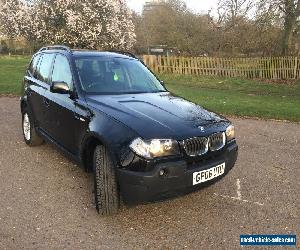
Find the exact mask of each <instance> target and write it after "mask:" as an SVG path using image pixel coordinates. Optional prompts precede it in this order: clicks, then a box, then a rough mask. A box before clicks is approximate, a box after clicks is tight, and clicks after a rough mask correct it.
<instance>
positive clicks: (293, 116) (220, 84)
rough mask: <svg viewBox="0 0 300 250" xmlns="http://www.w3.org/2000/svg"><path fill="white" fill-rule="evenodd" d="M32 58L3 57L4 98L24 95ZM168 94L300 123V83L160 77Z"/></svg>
mask: <svg viewBox="0 0 300 250" xmlns="http://www.w3.org/2000/svg"><path fill="white" fill-rule="evenodd" d="M29 60H30V58H29V57H22V56H19V57H15V56H12V57H6V56H0V94H17V95H18V94H20V91H21V83H22V78H23V76H24V71H25V68H26V66H27V64H28V62H29ZM160 78H161V79H162V80H164V81H165V83H166V87H167V88H168V90H170V91H171V92H173V93H174V94H177V95H179V96H182V97H184V98H186V99H188V100H191V101H193V102H195V103H198V104H200V105H201V106H203V107H205V108H207V109H209V110H213V111H215V112H217V113H222V114H225V115H235V116H252V117H259V118H266V119H278V120H290V121H298V122H299V121H300V82H296V83H294V84H290V85H287V84H286V85H285V84H270V83H263V82H260V81H258V80H246V79H238V78H220V77H208V76H182V75H180V76H179V75H166V74H165V75H160Z"/></svg>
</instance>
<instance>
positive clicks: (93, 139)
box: [80, 133, 107, 172]
mask: <svg viewBox="0 0 300 250" xmlns="http://www.w3.org/2000/svg"><path fill="white" fill-rule="evenodd" d="M98 145H103V146H106V147H107V143H106V142H105V140H104V139H103V138H102V137H100V136H99V135H98V134H96V133H89V134H88V135H86V136H85V138H84V139H83V142H82V147H81V150H80V151H81V153H80V156H81V162H82V165H83V167H84V169H85V170H86V171H87V172H92V171H93V156H94V151H95V148H96V147H97V146H98Z"/></svg>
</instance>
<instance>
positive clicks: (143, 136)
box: [20, 45, 238, 215]
mask: <svg viewBox="0 0 300 250" xmlns="http://www.w3.org/2000/svg"><path fill="white" fill-rule="evenodd" d="M20 106H21V113H22V128H23V135H24V140H25V142H26V144H28V145H29V146H36V145H40V144H42V143H43V142H44V141H48V142H51V143H53V144H55V145H56V146H57V147H58V148H59V149H60V150H62V151H63V152H64V153H65V154H66V155H67V156H69V157H71V158H72V159H73V160H74V161H76V162H78V163H79V164H78V165H79V166H81V167H82V168H83V169H84V170H85V171H87V172H91V173H93V176H94V194H95V204H96V208H97V211H98V212H99V213H100V214H102V215H112V214H115V213H117V212H118V209H119V206H120V203H121V202H124V203H125V204H139V203H147V202H153V201H159V200H163V199H166V198H170V197H175V196H178V195H182V194H186V193H189V192H192V191H196V190H199V189H200V188H202V187H204V186H208V185H211V184H213V183H215V182H216V181H218V180H220V179H221V178H222V177H224V176H225V175H226V174H228V172H229V171H230V170H231V169H232V168H233V166H234V164H235V162H236V159H237V155H238V145H237V142H236V139H235V131H234V126H233V125H232V123H231V122H230V121H229V120H227V119H226V118H224V117H223V116H221V115H217V114H216V113H213V112H211V111H208V110H206V109H204V108H202V107H201V106H199V105H196V104H194V103H192V102H190V101H188V100H185V99H184V98H181V97H178V96H176V95H174V94H172V93H170V92H169V91H168V90H167V88H166V87H165V86H164V83H163V82H162V81H160V80H159V79H158V77H157V76H155V74H154V73H153V72H152V71H151V70H150V69H149V68H148V67H147V66H146V65H144V63H143V62H142V60H140V59H139V58H137V57H136V56H134V55H133V54H131V53H128V52H118V51H115V52H113V51H106V52H104V51H89V50H75V49H70V48H69V47H66V46H60V45H56V46H48V47H43V48H41V49H40V50H39V51H38V52H37V53H36V54H34V55H33V57H32V59H31V62H30V64H29V66H28V69H27V71H26V73H25V76H24V81H23V91H22V96H21V98H20Z"/></svg>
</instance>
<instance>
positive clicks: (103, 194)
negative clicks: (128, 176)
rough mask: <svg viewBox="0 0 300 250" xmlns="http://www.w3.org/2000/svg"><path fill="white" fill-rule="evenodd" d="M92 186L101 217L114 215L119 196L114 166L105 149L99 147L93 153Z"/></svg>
mask: <svg viewBox="0 0 300 250" xmlns="http://www.w3.org/2000/svg"><path fill="white" fill-rule="evenodd" d="M93 163H94V185H95V202H96V208H97V211H98V213H99V214H101V215H112V214H116V213H117V212H118V210H119V206H120V195H119V191H118V185H117V180H116V174H115V166H114V164H113V161H112V160H111V157H110V155H109V152H108V150H107V148H106V147H104V146H102V145H99V146H97V147H96V149H95V151H94V162H93Z"/></svg>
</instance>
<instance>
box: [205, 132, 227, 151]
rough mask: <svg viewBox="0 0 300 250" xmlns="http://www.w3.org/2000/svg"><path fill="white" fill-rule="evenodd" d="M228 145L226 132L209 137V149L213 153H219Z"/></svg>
mask: <svg viewBox="0 0 300 250" xmlns="http://www.w3.org/2000/svg"><path fill="white" fill-rule="evenodd" d="M225 143H226V137H225V133H224V132H220V133H215V134H212V135H211V136H209V149H210V150H211V151H217V150H220V149H221V148H223V147H224V145H225Z"/></svg>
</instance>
